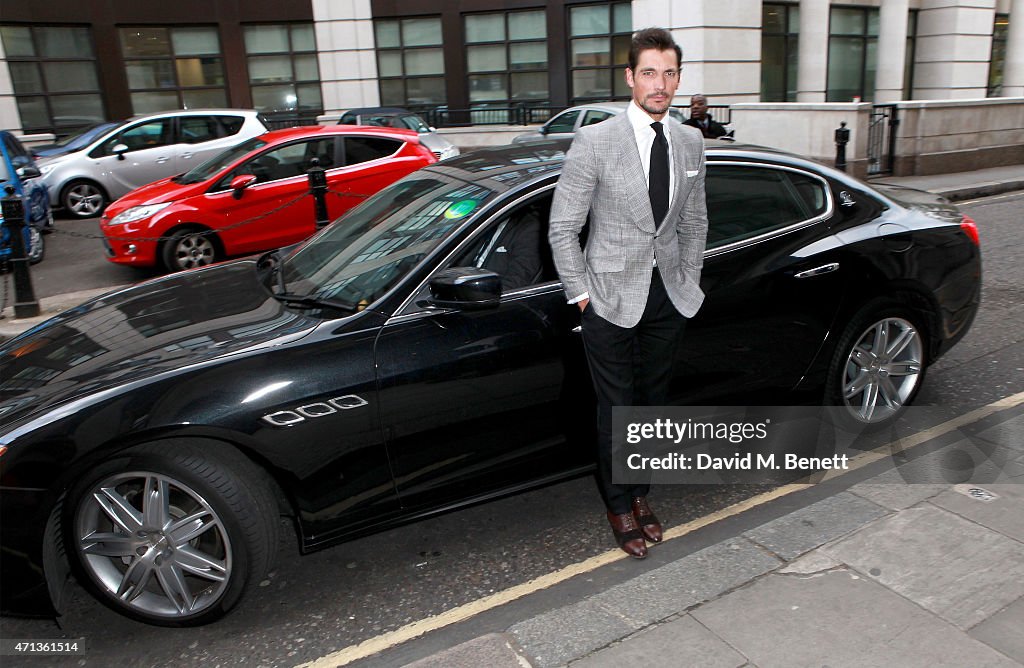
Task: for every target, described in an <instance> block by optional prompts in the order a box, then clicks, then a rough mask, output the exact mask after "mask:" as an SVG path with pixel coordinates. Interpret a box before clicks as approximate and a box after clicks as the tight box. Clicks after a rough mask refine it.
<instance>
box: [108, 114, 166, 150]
mask: <svg viewBox="0 0 1024 668" xmlns="http://www.w3.org/2000/svg"><path fill="white" fill-rule="evenodd" d="M173 138H174V122H173V119H170V118H161V119H157V120H155V121H149V122H147V123H142V124H140V125H133V126H132V127H130V128H128V129H127V130H124V131H123V132H119V133H117V134H116V135H114V136H113V137H111V138H110V139H108V140H107V141H105V142H103V143H102V144H100V145H99V146H98V147H97V150H96V151H94V152H93V153H92V154H91V155H92V157H94V158H98V157H102V156H105V155H113V154H114V151H113V148H114V147H115V146H117V145H118V144H124V145H125V146H127V147H128V150H129V151H140V150H142V149H145V148H156V147H158V146H167V145H168V144H170V143H171V142H172V141H173Z"/></svg>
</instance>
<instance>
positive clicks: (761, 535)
mask: <svg viewBox="0 0 1024 668" xmlns="http://www.w3.org/2000/svg"><path fill="white" fill-rule="evenodd" d="M886 513H887V511H886V509H885V508H882V507H881V506H879V505H877V504H874V503H872V502H871V501H868V500H867V499H864V498H861V497H860V496H857V495H856V494H850V493H849V492H841V493H840V494H836V495H835V496H831V497H829V498H827V499H824V500H823V501H819V502H818V503H815V504H812V505H810V506H807V507H806V508H801V509H800V510H797V511H795V512H792V513H790V514H789V515H786V516H784V517H780V518H778V519H777V520H773V521H771V522H768V523H767V524H763V525H761V526H759V527H757V528H756V529H752V530H750V531H748V532H746V533H745V534H743V536H744V537H745V538H748V539H749V540H752V541H754V542H755V543H757V544H759V545H763V546H764V547H766V548H767V549H769V550H771V551H772V552H774V553H775V554H777V555H779V556H780V557H782V558H783V559H786V560H787V561H788V560H791V559H795V558H796V557H798V556H800V555H801V554H803V553H804V552H809V551H810V550H813V549H814V548H816V547H820V546H821V545H824V544H825V543H827V542H829V541H832V540H835V539H836V538H839V537H840V536H844V535H846V534H848V533H850V532H851V531H856V530H857V529H859V528H861V527H863V526H864V525H866V524H868V523H870V522H873V521H874V520H877V519H878V518H880V517H883V516H885V515H886Z"/></svg>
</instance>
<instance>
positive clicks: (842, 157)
mask: <svg viewBox="0 0 1024 668" xmlns="http://www.w3.org/2000/svg"><path fill="white" fill-rule="evenodd" d="M849 142H850V131H849V130H848V129H847V128H846V121H842V122H841V123H839V127H838V128H836V169H838V170H841V171H844V172H845V171H846V145H847V144H848V143H849Z"/></svg>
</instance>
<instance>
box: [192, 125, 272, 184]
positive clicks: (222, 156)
mask: <svg viewBox="0 0 1024 668" xmlns="http://www.w3.org/2000/svg"><path fill="white" fill-rule="evenodd" d="M266 145H267V142H265V141H263V140H262V139H260V138H259V137H253V138H252V139H249V140H247V141H244V142H242V143H241V144H239V145H238V146H233V147H231V148H228V149H224V150H223V151H221V152H220V153H218V154H217V155H215V156H213V157H212V158H210V159H209V160H207V161H206V162H204V163H202V164H200V165H196V166H195V167H193V168H192V169H190V170H189V171H188V172H186V173H184V174H182V175H181V176H176V177H174V182H175V183H199V182H201V181H205V180H206V179H208V178H210V177H212V176H213V175H214V174H216V173H217V172H219V171H220V170H222V169H224V168H225V167H227V166H228V165H230V164H231V163H233V162H234V161H235V160H238V159H239V158H241V157H242V156H244V155H245V154H247V153H249V152H250V151H255V150H257V149H261V148H263V147H264V146H266ZM219 185H220V184H218V186H219ZM224 187H227V186H224Z"/></svg>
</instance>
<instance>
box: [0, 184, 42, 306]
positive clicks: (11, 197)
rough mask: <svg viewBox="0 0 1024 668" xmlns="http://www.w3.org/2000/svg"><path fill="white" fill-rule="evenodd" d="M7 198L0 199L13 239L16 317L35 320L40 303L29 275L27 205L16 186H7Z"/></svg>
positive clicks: (0, 205)
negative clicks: (26, 243)
mask: <svg viewBox="0 0 1024 668" xmlns="http://www.w3.org/2000/svg"><path fill="white" fill-rule="evenodd" d="M4 192H6V193H7V196H6V197H4V198H3V199H0V210H2V211H3V215H4V227H6V228H7V232H8V234H9V235H10V239H11V273H12V274H13V275H14V317H15V318H34V317H35V316H37V315H39V301H38V300H37V299H36V293H35V291H34V290H33V289H32V277H31V276H30V275H29V273H28V249H27V248H25V204H24V203H23V202H22V201H21V197H20V196H19V195H17V194H15V190H14V186H6V187H5V188H4Z"/></svg>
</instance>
